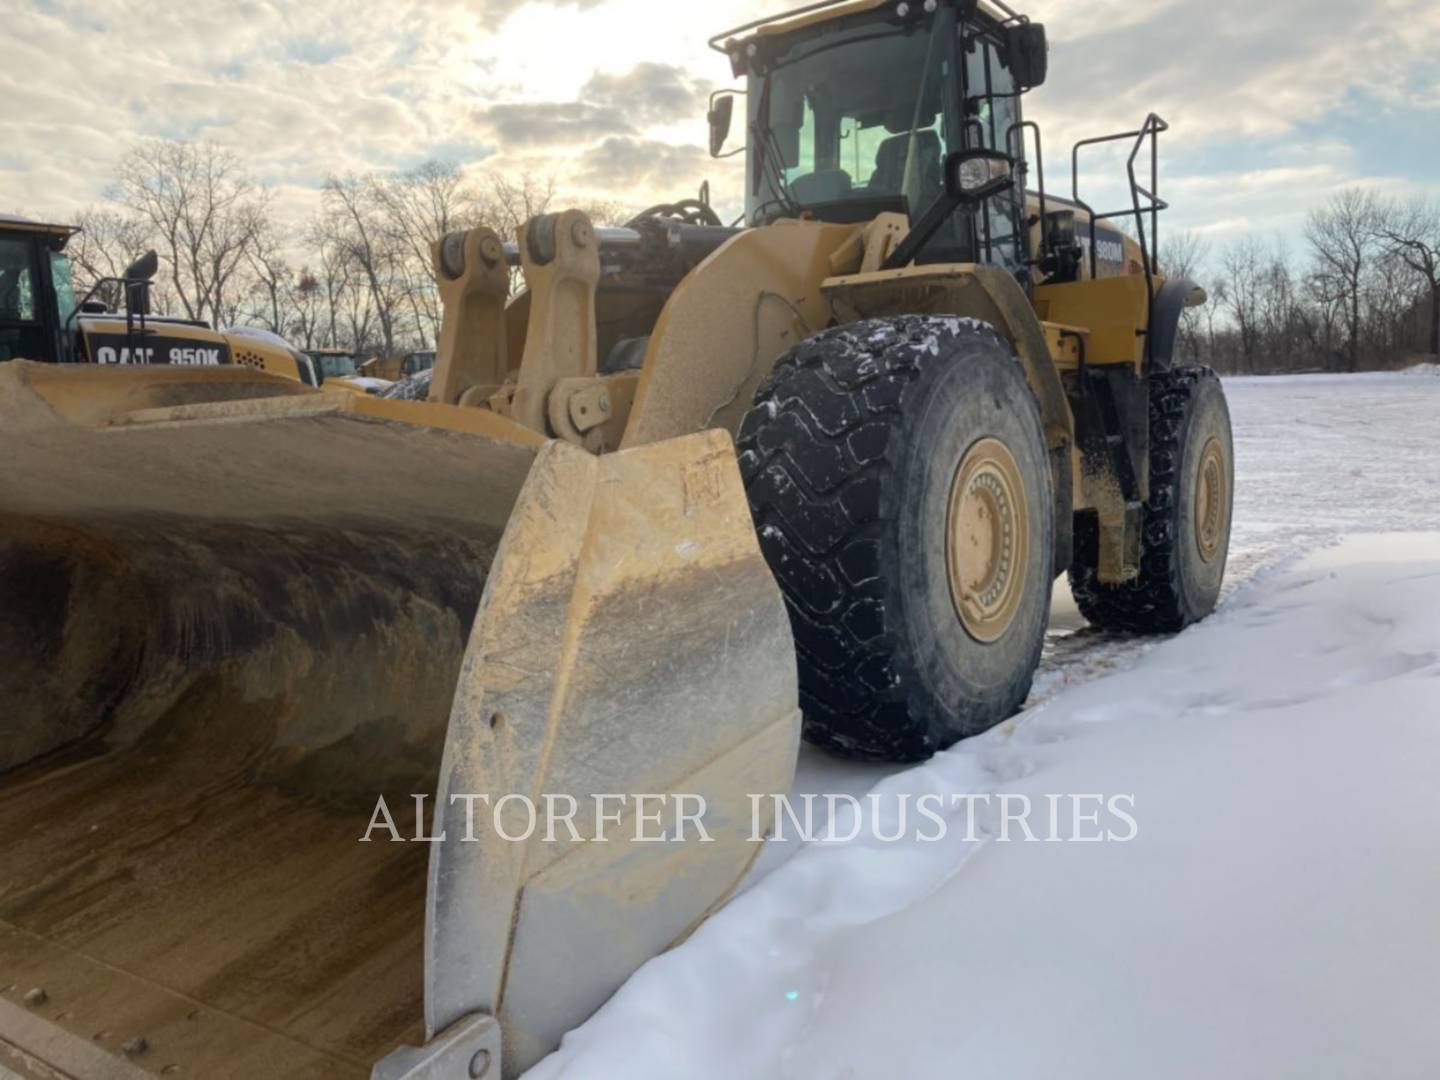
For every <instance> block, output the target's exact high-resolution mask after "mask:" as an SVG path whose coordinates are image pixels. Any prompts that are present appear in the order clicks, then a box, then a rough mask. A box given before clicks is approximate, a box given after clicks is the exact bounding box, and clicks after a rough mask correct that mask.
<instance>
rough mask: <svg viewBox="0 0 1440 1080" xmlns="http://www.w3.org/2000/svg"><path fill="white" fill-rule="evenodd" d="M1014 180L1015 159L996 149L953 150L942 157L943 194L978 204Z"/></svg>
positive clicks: (956, 199) (962, 201) (1008, 185)
mask: <svg viewBox="0 0 1440 1080" xmlns="http://www.w3.org/2000/svg"><path fill="white" fill-rule="evenodd" d="M1014 183H1015V162H1014V159H1012V158H1011V157H1010V155H1009V154H1002V153H1000V151H998V150H986V149H976V150H956V151H955V152H954V153H953V154H951V155H950V156H949V157H947V158H946V159H945V194H946V195H947V196H949V197H950V198H951V199H953V200H954V201H955V202H956V203H957V204H965V203H969V204H978V203H982V202H984V201H985V200H986V199H988V198H990V196H992V195H995V194H998V193H999V192H1001V191H1004V190H1005V189H1006V188H1007V187H1010V186H1011V185H1012V184H1014Z"/></svg>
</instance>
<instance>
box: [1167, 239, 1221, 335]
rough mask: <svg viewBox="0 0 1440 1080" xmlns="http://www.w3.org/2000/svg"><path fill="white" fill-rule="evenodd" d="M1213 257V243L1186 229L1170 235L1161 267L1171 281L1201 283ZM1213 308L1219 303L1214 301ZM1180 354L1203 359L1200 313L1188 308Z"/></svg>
mask: <svg viewBox="0 0 1440 1080" xmlns="http://www.w3.org/2000/svg"><path fill="white" fill-rule="evenodd" d="M1209 253H1210V244H1209V242H1208V241H1207V240H1206V239H1205V238H1204V237H1203V236H1201V235H1200V234H1199V233H1197V232H1192V231H1190V230H1189V229H1186V230H1185V231H1183V232H1177V233H1173V234H1170V235H1168V236H1167V237H1166V239H1165V242H1164V244H1163V246H1162V248H1161V253H1160V265H1161V267H1162V268H1163V269H1164V271H1165V275H1166V276H1167V277H1169V278H1172V279H1174V278H1189V279H1191V280H1192V281H1196V282H1199V281H1200V279H1201V278H1202V277H1203V276H1204V274H1203V271H1202V265H1203V264H1204V262H1205V260H1206V258H1207V257H1208V256H1209ZM1210 303H1211V304H1214V303H1215V299H1214V298H1213V297H1212V298H1211V300H1210ZM1179 346H1180V353H1181V355H1182V356H1188V357H1191V358H1198V357H1199V355H1200V309H1199V308H1186V309H1185V310H1184V311H1183V312H1182V313H1181V315H1180V341H1179Z"/></svg>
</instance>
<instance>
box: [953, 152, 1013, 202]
mask: <svg viewBox="0 0 1440 1080" xmlns="http://www.w3.org/2000/svg"><path fill="white" fill-rule="evenodd" d="M1013 167H1014V166H1012V165H1011V163H1010V162H1009V161H1006V160H1004V159H1003V158H971V159H970V160H969V161H962V162H961V163H960V167H959V168H958V169H957V170H956V172H955V179H956V181H958V183H959V186H960V190H961V192H963V193H964V194H966V195H971V196H973V195H977V194H979V193H980V192H982V191H984V190H985V189H986V188H993V187H994V186H995V185H996V184H997V183H1000V182H1002V181H1006V180H1009V179H1010V174H1011V170H1012V168H1013Z"/></svg>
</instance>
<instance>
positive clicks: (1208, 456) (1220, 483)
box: [1195, 439, 1230, 563]
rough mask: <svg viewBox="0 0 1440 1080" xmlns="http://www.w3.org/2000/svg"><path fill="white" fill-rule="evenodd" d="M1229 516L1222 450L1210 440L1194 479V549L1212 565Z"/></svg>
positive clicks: (1218, 552) (1228, 490) (1216, 440)
mask: <svg viewBox="0 0 1440 1080" xmlns="http://www.w3.org/2000/svg"><path fill="white" fill-rule="evenodd" d="M1229 513H1230V484H1229V481H1228V479H1227V478H1226V475H1225V449H1224V447H1222V446H1221V445H1220V440H1219V439H1211V440H1210V441H1209V442H1208V443H1206V444H1205V449H1204V450H1203V451H1201V453H1200V471H1199V473H1198V474H1197V476H1196V479H1195V547H1196V548H1197V549H1198V550H1199V552H1200V558H1202V559H1204V560H1205V561H1206V562H1207V563H1211V562H1214V561H1215V559H1216V557H1217V556H1218V555H1219V554H1220V545H1221V542H1222V541H1223V540H1224V537H1225V526H1226V523H1227V522H1226V519H1227V518H1228V517H1229Z"/></svg>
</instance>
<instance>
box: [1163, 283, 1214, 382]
mask: <svg viewBox="0 0 1440 1080" xmlns="http://www.w3.org/2000/svg"><path fill="white" fill-rule="evenodd" d="M1208 299H1209V297H1208V296H1206V294H1205V290H1204V289H1202V288H1201V287H1200V286H1199V285H1197V284H1195V282H1193V281H1191V280H1190V279H1189V278H1174V279H1173V280H1170V281H1167V282H1165V283H1164V284H1163V285H1161V286H1160V291H1159V292H1158V293H1156V295H1155V303H1154V304H1152V305H1151V307H1150V350H1149V353H1150V356H1149V368H1150V370H1151V371H1169V370H1170V368H1171V367H1172V366H1173V365H1174V363H1175V344H1176V339H1177V338H1178V337H1179V333H1180V316H1181V315H1182V314H1183V313H1184V311H1185V309H1186V308H1190V307H1199V306H1200V305H1201V304H1203V303H1205V301H1206V300H1208Z"/></svg>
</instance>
